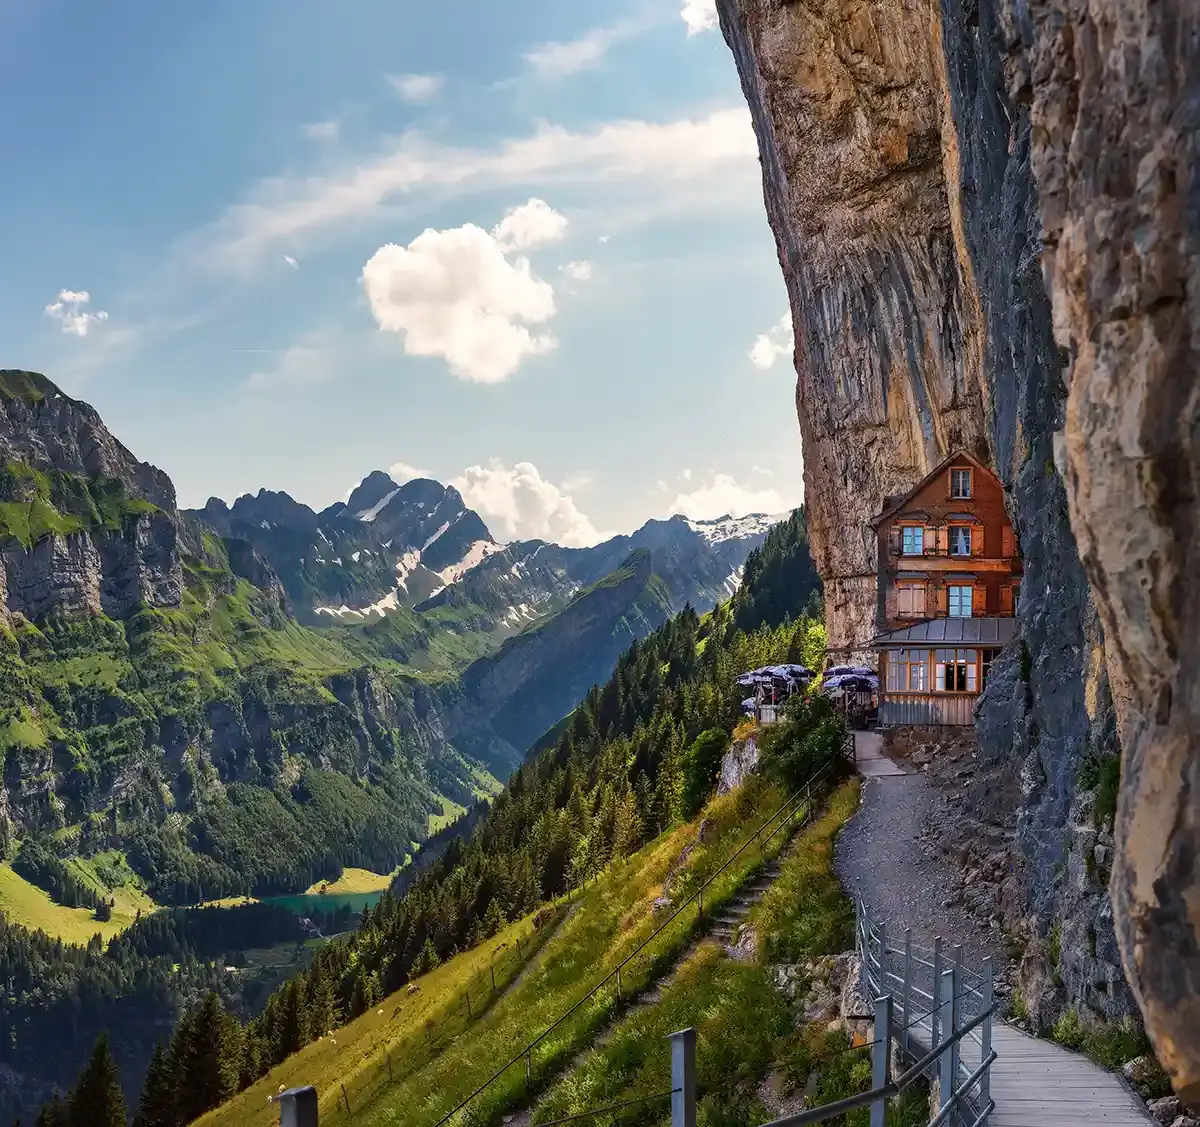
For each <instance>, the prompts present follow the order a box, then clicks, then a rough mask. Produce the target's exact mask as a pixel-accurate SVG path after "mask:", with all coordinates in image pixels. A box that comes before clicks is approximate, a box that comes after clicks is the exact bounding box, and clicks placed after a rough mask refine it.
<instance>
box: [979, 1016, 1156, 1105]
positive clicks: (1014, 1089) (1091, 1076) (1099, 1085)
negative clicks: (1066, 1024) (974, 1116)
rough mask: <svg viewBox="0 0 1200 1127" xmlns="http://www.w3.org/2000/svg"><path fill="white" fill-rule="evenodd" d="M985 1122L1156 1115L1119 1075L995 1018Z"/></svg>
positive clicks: (1051, 1042)
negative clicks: (992, 1104)
mask: <svg viewBox="0 0 1200 1127" xmlns="http://www.w3.org/2000/svg"><path fill="white" fill-rule="evenodd" d="M992 1046H993V1048H995V1050H996V1063H995V1064H994V1065H992V1070H991V1071H992V1099H993V1100H995V1101H996V1110H995V1111H994V1112H993V1113H992V1115H991V1117H990V1118H989V1120H988V1123H989V1127H1095V1125H1096V1124H1105V1125H1106V1127H1144V1125H1145V1124H1147V1123H1154V1122H1155V1120H1154V1119H1153V1118H1152V1117H1151V1116H1150V1113H1149V1112H1148V1111H1147V1110H1146V1107H1145V1105H1144V1104H1143V1103H1142V1101H1141V1100H1139V1099H1138V1098H1137V1096H1135V1095H1134V1094H1133V1092H1131V1091H1130V1090H1129V1088H1127V1087H1126V1086H1125V1084H1124V1082H1123V1081H1122V1079H1121V1077H1119V1076H1116V1075H1114V1074H1113V1073H1111V1072H1106V1071H1105V1070H1104V1069H1103V1068H1101V1067H1100V1066H1099V1065H1097V1064H1093V1063H1092V1062H1091V1061H1090V1060H1088V1059H1087V1058H1086V1057H1082V1056H1080V1055H1079V1054H1078V1053H1072V1052H1070V1051H1068V1050H1067V1049H1064V1048H1063V1047H1062V1046H1061V1045H1056V1044H1055V1043H1054V1042H1053V1041H1047V1040H1044V1039H1042V1038H1039V1037H1030V1036H1029V1034H1028V1033H1024V1032H1022V1031H1021V1030H1020V1029H1017V1028H1015V1027H1014V1026H1011V1025H1007V1024H1005V1023H1004V1022H997V1023H996V1024H995V1026H994V1027H993V1029H992Z"/></svg>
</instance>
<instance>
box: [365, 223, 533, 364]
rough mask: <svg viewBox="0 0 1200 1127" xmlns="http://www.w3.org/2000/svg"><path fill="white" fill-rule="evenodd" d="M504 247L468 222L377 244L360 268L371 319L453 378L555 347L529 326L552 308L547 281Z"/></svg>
mask: <svg viewBox="0 0 1200 1127" xmlns="http://www.w3.org/2000/svg"><path fill="white" fill-rule="evenodd" d="M534 202H535V201H532V200H531V201H530V204H532V203H534ZM526 206H527V207H528V206H529V205H526ZM510 214H511V213H510ZM497 231H499V228H497ZM505 249H506V247H505V246H504V245H503V244H502V243H501V242H500V241H499V239H498V238H497V236H496V234H494V233H493V234H489V233H488V232H487V231H485V230H483V228H481V227H477V226H475V224H473V223H467V224H465V225H463V226H462V227H453V228H450V229H449V230H444V231H438V230H434V229H432V228H429V229H426V230H425V231H424V232H422V233H421V234H420V235H418V236H417V237H416V238H415V239H413V241H412V242H411V243H409V245H408V246H407V247H402V246H397V245H396V244H394V243H388V244H387V245H386V246H382V247H380V248H379V250H377V251H376V252H375V253H374V255H372V256H371V259H370V261H369V262H368V263H367V264H366V266H364V267H363V272H362V284H363V289H364V290H365V292H366V295H367V300H368V302H369V303H370V306H371V313H372V314H373V316H374V317H375V321H376V323H377V324H378V325H379V327H380V329H383V330H385V331H387V332H393V333H401V334H403V336H404V351H405V352H406V353H407V354H408V355H409V356H441V357H442V358H444V359H445V360H446V362H447V363H448V364H449V366H450V370H451V372H453V373H454V374H455V375H456V376H458V377H459V378H460V379H464V380H468V381H471V382H473V383H499V382H501V381H502V380H505V379H507V378H508V377H509V376H511V375H512V374H513V373H514V372H515V371H516V370H517V368H518V367H519V366H520V364H521V361H522V360H524V359H525V358H526V357H527V356H535V355H537V354H538V353H542V352H548V351H550V350H551V349H552V348H554V347H555V341H554V337H553V336H552V335H551V334H550V333H549V332H540V333H535V332H533V331H531V329H530V326H541V325H545V324H546V322H548V321H549V320H550V319H551V318H552V317H553V316H554V313H555V306H554V289H553V288H552V287H551V285H550V284H549V283H548V282H544V281H542V280H541V279H540V278H537V277H536V276H535V275H534V273H533V270H532V268H531V267H530V265H529V260H528V259H527V258H521V257H518V258H515V259H513V260H511V261H510V260H509V259H508V258H507V257H505Z"/></svg>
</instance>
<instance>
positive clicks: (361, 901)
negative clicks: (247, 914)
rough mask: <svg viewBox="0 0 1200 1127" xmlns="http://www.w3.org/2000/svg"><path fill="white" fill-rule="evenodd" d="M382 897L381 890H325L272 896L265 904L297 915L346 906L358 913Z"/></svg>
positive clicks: (334, 909)
mask: <svg viewBox="0 0 1200 1127" xmlns="http://www.w3.org/2000/svg"><path fill="white" fill-rule="evenodd" d="M382 899H383V893H382V892H326V893H325V894H324V895H320V894H317V895H315V896H306V895H304V894H303V893H299V894H297V895H295V896H272V897H271V898H270V899H268V900H267V901H265V902H266V903H267V904H278V905H280V906H281V907H283V908H287V909H289V910H290V911H293V912H295V913H296V915H298V916H311V915H312V914H313V913H314V912H336V911H338V909H339V908H343V907H348V908H349V909H350V911H351V912H353V913H354V914H355V915H358V914H359V913H361V912H362V910H363V909H364V908H374V907H375V905H376V904H378V903H379V901H380V900H382Z"/></svg>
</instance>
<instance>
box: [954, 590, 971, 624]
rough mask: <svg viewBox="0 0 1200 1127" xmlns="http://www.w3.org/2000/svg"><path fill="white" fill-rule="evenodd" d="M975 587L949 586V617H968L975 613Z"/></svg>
mask: <svg viewBox="0 0 1200 1127" xmlns="http://www.w3.org/2000/svg"><path fill="white" fill-rule="evenodd" d="M974 604H975V588H974V587H953V586H952V587H951V588H950V617H951V618H970V617H971V616H972V615H973V614H974V613H975V605H974Z"/></svg>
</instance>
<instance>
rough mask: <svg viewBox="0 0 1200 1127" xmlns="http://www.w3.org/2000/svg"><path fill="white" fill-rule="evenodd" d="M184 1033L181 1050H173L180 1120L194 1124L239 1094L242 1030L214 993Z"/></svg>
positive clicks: (209, 996)
mask: <svg viewBox="0 0 1200 1127" xmlns="http://www.w3.org/2000/svg"><path fill="white" fill-rule="evenodd" d="M180 1032H181V1033H182V1034H183V1037H182V1039H181V1043H180V1045H179V1046H178V1048H177V1049H176V1047H175V1046H174V1045H173V1046H172V1050H173V1055H174V1056H175V1058H176V1061H177V1065H176V1068H177V1070H178V1072H177V1076H176V1084H177V1093H178V1100H179V1104H178V1108H179V1117H180V1119H181V1120H182V1121H183V1122H184V1123H191V1121H192V1120H193V1119H199V1118H200V1116H202V1115H203V1114H204V1113H205V1112H206V1111H208V1110H209V1109H210V1108H214V1107H216V1106H217V1104H220V1103H224V1102H225V1101H226V1100H227V1099H229V1097H230V1096H232V1095H233V1094H234V1093H235V1092H236V1091H237V1086H238V1080H239V1078H240V1076H241V1065H242V1062H241V1029H240V1028H239V1027H238V1024H237V1022H236V1021H235V1020H234V1019H233V1018H231V1017H230V1016H229V1015H228V1014H227V1013H226V1012H225V1011H224V1009H223V1008H222V1007H221V999H220V998H218V997H217V995H216V993H215V992H210V993H209V994H208V995H207V996H206V997H205V999H204V1001H203V1002H201V1003H200V1008H199V1009H198V1010H197V1011H196V1012H195V1013H194V1014H193V1015H191V1018H190V1019H189V1020H187V1021H186V1022H185V1023H184V1025H183V1026H182V1027H181V1029H180Z"/></svg>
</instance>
